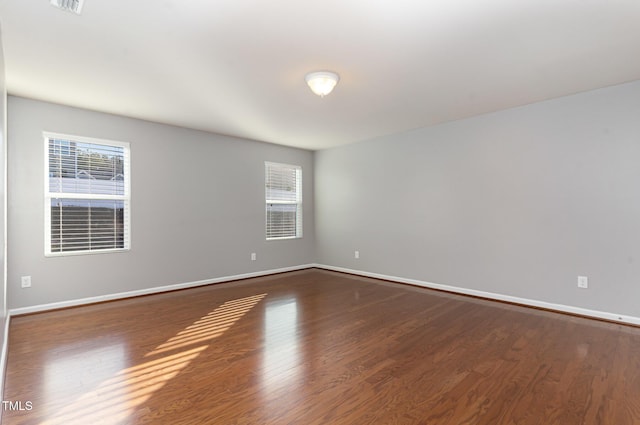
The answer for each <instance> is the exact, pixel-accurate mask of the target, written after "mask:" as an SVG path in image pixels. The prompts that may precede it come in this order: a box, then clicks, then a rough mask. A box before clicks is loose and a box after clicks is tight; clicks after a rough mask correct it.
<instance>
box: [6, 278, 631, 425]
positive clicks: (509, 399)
mask: <svg viewBox="0 0 640 425" xmlns="http://www.w3.org/2000/svg"><path fill="white" fill-rule="evenodd" d="M4 399H5V400H11V401H21V402H22V406H23V408H25V407H26V405H25V403H26V402H27V401H28V402H30V405H31V406H32V409H31V410H22V411H5V412H4V414H3V423H5V424H42V425H44V424H50V425H53V424H64V425H74V424H77V425H96V424H172V425H176V424H304V425H313V424H344V425H353V424H429V425H444V424H450V425H463V424H477V425H480V424H482V425H485V424H486V425H500V424H531V425H533V424H536V425H540V424H559V425H560V424H562V425H578V424H580V425H585V424H603V425H632V424H640V328H634V327H630V326H624V325H618V324H614V323H606V322H600V321H595V320H589V319H585V318H579V317H573V316H568V315H562V314H557V313H553V312H547V311H540V310H534V309H528V308H525V307H519V306H514V305H509V304H501V303H497V302H491V301H485V300H479V299H474V298H467V297H463V296H458V295H453V294H447V293H440V292H434V291H430V290H427V289H422V288H416V287H411V286H406V285H400V284H393V283H388V282H382V281H378V280H374V279H368V278H360V277H355V276H349V275H344V274H339V273H333V272H328V271H321V270H304V271H299V272H292V273H287V274H281V275H275V276H270V277H265V278H256V279H250V280H246V281H241V282H230V283H225V284H218V285H213V286H209V287H202V288H196V289H190V290H184V291H177V292H171V293H165V294H160V295H154V296H147V297H140V298H134V299H128V300H122V301H116V302H110V303H104V304H96V305H92V306H84V307H78V308H72V309H67V310H60V311H54V312H47V313H41V314H35V315H29V316H21V317H15V318H13V319H12V321H11V327H10V341H9V356H8V370H7V377H6V385H5V390H4Z"/></svg>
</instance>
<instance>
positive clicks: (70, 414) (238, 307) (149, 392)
mask: <svg viewBox="0 0 640 425" xmlns="http://www.w3.org/2000/svg"><path fill="white" fill-rule="evenodd" d="M266 295H267V294H259V295H254V296H250V297H246V298H241V299H237V300H231V301H227V302H225V303H224V304H222V305H220V306H218V307H217V308H215V309H214V310H212V311H211V312H209V313H208V314H206V315H205V316H203V317H201V318H200V319H198V320H197V321H195V322H194V323H193V324H191V325H189V326H188V327H187V328H185V329H184V330H182V331H180V332H179V333H178V334H176V335H175V336H173V337H171V338H169V339H168V340H167V341H165V342H163V343H162V344H160V345H158V346H157V347H156V348H155V349H154V350H153V351H151V352H149V353H147V354H146V355H145V356H144V357H145V359H147V360H146V361H144V362H143V363H139V364H135V365H133V366H129V367H127V365H128V359H127V357H126V350H125V346H124V345H123V344H120V345H118V344H116V345H113V346H109V347H107V348H100V349H96V350H90V351H88V352H82V353H79V352H78V350H75V351H74V354H73V355H72V356H61V355H60V353H57V355H58V356H60V357H59V358H56V359H55V360H53V361H52V362H50V363H47V370H46V371H45V380H46V381H47V384H46V385H47V394H52V397H54V398H55V400H50V401H49V402H50V403H51V404H52V405H55V404H57V405H60V402H59V400H60V398H59V396H60V389H61V388H64V386H65V385H67V382H68V381H69V376H70V375H73V374H77V373H78V370H79V369H80V368H82V370H91V369H93V368H95V369H100V368H103V366H100V363H103V362H109V363H112V364H113V367H114V370H117V373H115V374H114V375H112V376H111V377H109V378H107V379H105V380H103V381H102V382H101V383H99V385H97V386H95V387H93V389H91V390H89V391H87V392H86V393H84V394H83V395H82V396H81V397H79V398H77V399H75V400H73V401H72V402H70V403H67V404H66V405H65V406H64V407H62V408H60V410H59V411H57V412H56V413H55V414H54V415H52V417H51V418H50V419H48V420H46V421H44V422H41V423H40V425H63V424H64V425H88V424H90V425H98V424H105V425H113V424H121V423H123V422H126V419H127V418H128V417H129V416H131V415H132V414H134V412H136V411H137V410H139V409H140V408H141V405H142V404H143V403H144V402H145V401H147V400H148V399H149V398H150V397H152V396H153V394H154V393H155V392H156V391H158V390H159V389H161V388H162V387H163V386H165V385H166V384H167V383H168V382H169V381H170V380H171V379H172V378H174V377H175V376H177V375H178V374H179V373H180V372H181V371H182V370H184V368H185V367H187V366H188V365H189V364H190V363H191V362H192V361H194V360H195V359H196V358H197V357H198V356H199V355H200V354H201V353H202V352H203V351H204V350H206V349H207V348H208V347H209V345H210V343H211V341H212V340H213V339H215V338H217V337H219V336H220V335H222V334H223V333H224V332H225V331H226V330H227V329H229V328H230V327H231V326H233V325H234V324H235V323H236V322H237V321H238V320H240V319H241V318H242V317H243V316H244V315H245V314H247V313H248V312H249V311H250V310H251V309H253V308H254V307H255V306H256V305H257V304H258V303H259V302H260V301H261V300H262V299H263V298H264V297H266ZM56 402H57V403H56ZM139 413H140V412H138V414H139ZM142 413H144V412H142Z"/></svg>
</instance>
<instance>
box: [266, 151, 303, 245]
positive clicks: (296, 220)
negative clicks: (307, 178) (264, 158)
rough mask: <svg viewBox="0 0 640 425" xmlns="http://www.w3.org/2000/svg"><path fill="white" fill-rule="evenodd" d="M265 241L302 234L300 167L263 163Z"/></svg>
mask: <svg viewBox="0 0 640 425" xmlns="http://www.w3.org/2000/svg"><path fill="white" fill-rule="evenodd" d="M265 198H266V203H267V208H266V214H267V240H273V239H291V238H301V237H302V168H300V167H298V166H296V165H286V164H276V163H273V162H265Z"/></svg>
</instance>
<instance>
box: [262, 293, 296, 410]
mask: <svg viewBox="0 0 640 425" xmlns="http://www.w3.org/2000/svg"><path fill="white" fill-rule="evenodd" d="M264 324H265V325H264V326H265V328H264V335H265V347H264V356H263V364H262V386H263V390H264V394H265V395H267V396H268V397H270V398H273V397H276V396H277V394H278V392H279V391H280V390H283V389H284V390H286V391H290V390H291V389H292V388H293V387H292V385H294V384H298V383H299V382H298V381H299V380H300V368H299V367H297V366H299V364H300V361H301V357H300V344H299V335H298V304H297V300H296V299H295V298H289V299H286V300H278V301H277V302H273V303H269V304H267V306H266V308H265V321H264Z"/></svg>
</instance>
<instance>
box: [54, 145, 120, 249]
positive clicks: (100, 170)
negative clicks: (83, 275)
mask: <svg viewBox="0 0 640 425" xmlns="http://www.w3.org/2000/svg"><path fill="white" fill-rule="evenodd" d="M45 149H46V165H45V167H46V173H45V176H46V178H45V180H46V181H45V245H46V246H45V254H47V255H64V254H77V253H91V252H105V251H107V252H108V251H120V250H126V249H129V221H130V220H129V203H130V195H129V193H130V190H129V188H130V183H129V174H130V172H129V168H130V161H129V145H128V144H127V143H120V142H110V141H103V140H95V139H83V138H77V137H68V136H61V135H53V134H45Z"/></svg>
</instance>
